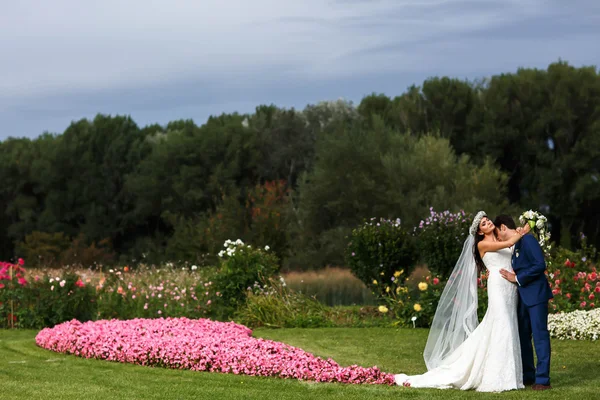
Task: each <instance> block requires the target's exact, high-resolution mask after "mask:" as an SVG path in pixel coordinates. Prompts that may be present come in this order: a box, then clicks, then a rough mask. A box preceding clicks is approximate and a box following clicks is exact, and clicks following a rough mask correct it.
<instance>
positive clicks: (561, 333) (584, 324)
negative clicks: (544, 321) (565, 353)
mask: <svg viewBox="0 0 600 400" xmlns="http://www.w3.org/2000/svg"><path fill="white" fill-rule="evenodd" d="M548 331H549V332H550V336H551V337H554V338H557V339H571V340H598V339H599V338H600V308H596V309H594V310H591V311H583V310H577V311H573V312H570V313H560V314H550V315H548Z"/></svg>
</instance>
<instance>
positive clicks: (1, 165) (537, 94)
mask: <svg viewBox="0 0 600 400" xmlns="http://www.w3.org/2000/svg"><path fill="white" fill-rule="evenodd" d="M599 178H600V76H599V75H598V71H597V69H596V68H595V67H574V66H571V65H569V64H568V63H567V62H563V61H560V62H557V63H553V64H551V65H549V66H548V68H547V69H531V68H522V69H519V70H518V71H516V72H514V73H506V74H500V75H495V76H492V77H490V78H487V79H485V80H482V81H478V82H470V81H466V80H460V79H454V78H449V77H434V78H430V79H427V80H426V81H424V82H423V83H422V85H421V86H411V87H409V88H408V89H407V91H406V92H405V93H403V94H401V95H399V96H396V97H394V98H391V97H388V96H386V95H383V94H375V93H374V94H371V95H368V96H366V97H364V98H363V99H362V101H361V102H360V104H358V105H356V106H354V105H353V104H351V103H349V102H345V101H341V100H340V101H335V102H322V103H318V104H315V105H308V106H307V107H305V108H304V109H303V110H295V109H284V108H279V107H276V106H275V105H261V106H259V107H257V108H256V110H255V112H254V113H251V114H238V113H233V114H222V115H220V116H214V117H210V118H209V119H208V120H207V121H206V123H204V124H203V125H201V126H198V125H196V124H195V123H194V122H193V121H191V120H179V121H172V122H170V123H168V124H166V125H164V126H163V125H148V126H145V127H140V126H138V125H137V124H136V123H135V122H134V121H133V120H132V118H130V117H129V116H119V115H117V116H110V115H101V114H99V115H97V116H96V117H95V118H94V119H93V120H87V119H82V120H79V121H74V122H73V123H71V125H70V126H69V127H68V128H67V129H66V130H65V131H64V132H63V133H61V134H50V133H44V134H42V135H41V136H39V137H37V138H35V139H27V138H9V139H6V140H4V141H2V142H0V182H2V185H1V186H0V210H1V213H0V226H1V227H2V228H3V229H1V230H0V259H9V258H13V257H16V256H27V257H29V259H30V260H29V261H30V262H34V263H41V264H48V263H81V264H89V263H92V262H94V261H97V262H103V263H111V262H117V261H118V262H128V263H130V262H140V261H143V262H149V263H150V262H151V263H155V262H156V263H158V262H166V261H173V262H177V261H188V262H191V263H197V264H210V263H213V262H214V257H215V254H217V253H218V251H219V249H220V247H222V244H223V241H224V240H226V239H237V238H241V239H243V240H244V241H246V242H249V243H256V244H257V245H262V246H264V245H269V246H270V247H272V248H273V249H274V250H275V251H276V252H277V254H278V255H279V256H280V257H281V259H282V260H283V261H282V262H283V264H284V266H285V267H286V268H290V269H298V268H317V267H321V266H324V265H326V264H343V263H344V258H343V254H344V249H345V247H346V246H347V244H348V243H347V241H348V239H347V237H348V233H349V232H350V230H351V229H352V228H353V227H355V226H356V225H357V224H359V223H361V222H362V221H363V220H364V219H365V218H371V217H383V218H394V219H395V218H400V219H401V220H402V224H403V225H405V226H409V227H411V226H414V225H416V224H418V222H419V221H420V220H421V219H422V218H424V217H426V216H427V215H428V210H429V207H435V208H436V209H437V210H443V209H449V210H452V211H456V210H459V209H465V210H467V211H471V212H472V211H476V210H478V209H486V210H487V211H488V212H489V213H492V214H493V213H496V212H500V211H504V212H510V213H517V212H519V211H521V210H523V209H530V208H533V209H538V210H540V211H541V212H542V213H544V214H545V215H546V216H547V217H548V218H549V221H550V224H551V231H552V235H553V238H554V240H556V241H558V242H559V243H560V244H561V245H563V246H566V247H573V246H576V245H577V238H578V237H579V234H580V232H581V233H584V234H585V235H586V236H588V240H589V241H590V242H591V243H593V244H596V245H599V244H600V235H599V234H600V213H598V212H597V209H598V207H600V185H599V184H598V179H599Z"/></svg>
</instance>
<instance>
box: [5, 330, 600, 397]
mask: <svg viewBox="0 0 600 400" xmlns="http://www.w3.org/2000/svg"><path fill="white" fill-rule="evenodd" d="M35 334H36V332H34V331H6V330H5V331H0V399H3V400H4V399H6V400H9V399H27V400H35V399H86V400H92V399H303V400H306V399H345V400H350V399H396V398H407V399H442V398H443V399H463V398H466V399H468V398H478V399H497V398H502V399H522V398H527V399H570V398H572V399H575V398H581V399H599V398H600V392H599V390H598V387H600V343H597V342H596V343H594V342H575V341H558V340H554V341H553V343H552V345H553V349H552V373H551V377H552V384H553V386H554V387H555V388H554V389H553V390H551V391H546V392H533V391H531V390H530V389H526V390H524V391H513V392H505V393H500V394H482V393H476V392H461V391H458V390H446V391H442V390H424V389H410V388H401V387H384V386H366V385H365V386H355V385H342V384H323V383H320V384H316V383H310V382H300V381H293V380H284V379H278V378H257V377H247V376H239V375H225V374H217V373H204V372H191V371H177V370H166V369H154V368H146V367H141V366H135V365H125V364H118V363H111V362H105V361H98V360H86V359H80V358H77V357H74V356H64V355H61V354H56V353H52V352H50V351H47V350H43V349H40V348H38V347H36V345H35V342H34V338H35ZM254 335H255V336H257V337H264V338H268V339H273V340H279V341H283V342H286V343H289V344H291V345H294V346H298V347H301V348H303V349H305V350H307V351H310V352H312V353H314V354H316V355H319V356H324V357H332V358H333V359H334V360H336V361H337V362H339V363H340V364H342V365H349V364H355V363H356V364H360V365H364V366H373V365H377V366H378V367H380V368H381V369H382V370H384V371H387V372H406V373H409V374H415V373H421V372H423V371H424V368H425V366H424V363H423V360H422V357H421V351H422V349H423V347H424V345H425V341H426V339H427V331H426V330H421V329H415V330H413V329H401V330H396V329H391V328H349V329H342V328H331V329H281V330H265V329H261V330H257V331H255V333H254Z"/></svg>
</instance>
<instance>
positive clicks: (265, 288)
mask: <svg viewBox="0 0 600 400" xmlns="http://www.w3.org/2000/svg"><path fill="white" fill-rule="evenodd" d="M236 320H239V321H240V323H242V324H244V325H247V326H251V327H261V326H265V327H269V328H315V327H323V326H328V325H329V323H328V321H327V307H326V306H324V305H323V304H321V303H320V302H318V301H317V300H316V299H314V298H312V297H308V296H306V295H304V294H302V293H298V292H294V291H291V290H289V289H288V288H287V287H286V286H285V281H283V279H282V280H281V281H276V280H274V279H272V278H271V279H266V280H264V281H263V282H262V285H261V286H259V287H254V288H253V291H249V293H248V298H247V300H246V303H245V304H244V305H243V306H242V307H241V308H240V310H239V311H238V312H237V315H236Z"/></svg>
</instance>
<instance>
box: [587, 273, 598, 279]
mask: <svg viewBox="0 0 600 400" xmlns="http://www.w3.org/2000/svg"><path fill="white" fill-rule="evenodd" d="M596 278H598V274H597V273H595V272H592V273H591V274H589V275H588V279H589V280H590V281H595V280H596Z"/></svg>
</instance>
